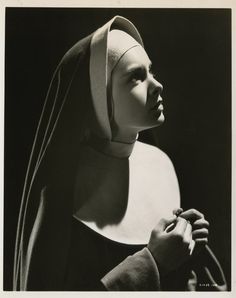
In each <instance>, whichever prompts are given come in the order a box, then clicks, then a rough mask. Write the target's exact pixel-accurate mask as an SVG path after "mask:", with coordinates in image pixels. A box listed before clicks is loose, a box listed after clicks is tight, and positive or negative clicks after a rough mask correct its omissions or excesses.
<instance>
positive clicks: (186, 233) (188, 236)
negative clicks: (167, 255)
mask: <svg viewBox="0 0 236 298" xmlns="http://www.w3.org/2000/svg"><path fill="white" fill-rule="evenodd" d="M183 239H184V242H186V243H188V245H189V244H190V243H191V241H192V226H191V224H190V223H188V222H187V226H186V229H185V231H184V238H183Z"/></svg>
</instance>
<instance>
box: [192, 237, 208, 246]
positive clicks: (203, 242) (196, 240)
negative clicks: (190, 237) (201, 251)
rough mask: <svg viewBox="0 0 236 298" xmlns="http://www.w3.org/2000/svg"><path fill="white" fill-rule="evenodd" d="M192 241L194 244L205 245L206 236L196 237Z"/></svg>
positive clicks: (206, 241)
mask: <svg viewBox="0 0 236 298" xmlns="http://www.w3.org/2000/svg"><path fill="white" fill-rule="evenodd" d="M194 241H195V243H196V245H206V244H207V243H208V238H197V239H195V240H194Z"/></svg>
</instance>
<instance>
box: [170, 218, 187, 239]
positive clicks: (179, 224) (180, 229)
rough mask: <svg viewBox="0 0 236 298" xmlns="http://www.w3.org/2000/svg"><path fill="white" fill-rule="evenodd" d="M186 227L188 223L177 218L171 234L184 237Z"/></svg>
mask: <svg viewBox="0 0 236 298" xmlns="http://www.w3.org/2000/svg"><path fill="white" fill-rule="evenodd" d="M187 225H188V222H187V221H186V220H185V219H184V218H181V217H177V219H176V225H175V228H174V229H173V232H174V233H177V234H179V235H184V232H185V230H186V228H187Z"/></svg>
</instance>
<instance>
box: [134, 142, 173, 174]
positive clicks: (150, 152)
mask: <svg viewBox="0 0 236 298" xmlns="http://www.w3.org/2000/svg"><path fill="white" fill-rule="evenodd" d="M133 153H134V154H133V156H132V158H133V159H136V158H137V159H139V161H141V160H142V161H143V162H145V163H148V164H152V165H153V166H155V165H156V166H158V167H160V165H162V166H165V167H168V168H169V169H171V170H174V166H173V163H172V161H171V159H170V157H169V156H168V155H167V154H166V153H165V152H164V151H162V150H161V149H160V148H158V147H156V146H153V145H149V144H146V143H142V142H139V141H138V142H137V143H136V145H135V148H134V152H133Z"/></svg>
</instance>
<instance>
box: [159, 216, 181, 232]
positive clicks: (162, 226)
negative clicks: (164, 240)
mask: <svg viewBox="0 0 236 298" xmlns="http://www.w3.org/2000/svg"><path fill="white" fill-rule="evenodd" d="M176 219H177V216H176V215H172V216H170V217H168V218H161V219H160V221H159V223H158V227H159V228H160V230H162V231H164V230H165V229H166V228H167V227H169V226H171V225H172V224H174V223H175V221H176Z"/></svg>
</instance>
